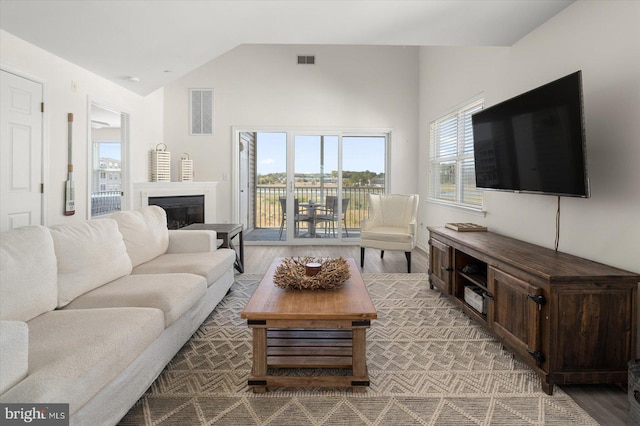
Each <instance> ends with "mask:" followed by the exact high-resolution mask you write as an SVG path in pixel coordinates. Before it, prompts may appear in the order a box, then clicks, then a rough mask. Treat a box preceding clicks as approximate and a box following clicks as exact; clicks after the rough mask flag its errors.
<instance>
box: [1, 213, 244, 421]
mask: <svg viewBox="0 0 640 426" xmlns="http://www.w3.org/2000/svg"><path fill="white" fill-rule="evenodd" d="M216 246H217V245H216V234H215V232H213V231H185V230H176V231H173V230H171V231H169V230H167V227H166V216H165V212H164V210H162V209H161V208H159V207H156V206H149V207H146V208H143V209H142V210H139V211H127V212H119V213H116V214H114V215H112V216H110V217H109V218H105V219H96V220H89V221H84V222H81V223H77V224H72V225H57V226H51V227H49V228H47V227H42V226H28V227H23V228H18V229H16V230H12V231H9V232H5V233H3V234H2V236H1V237H0V261H1V265H0V277H1V281H0V402H3V403H69V411H70V422H71V424H72V425H102V424H104V425H111V424H116V423H117V422H118V421H119V420H120V419H121V418H122V417H123V416H124V415H125V414H126V413H127V411H128V410H129V408H130V407H131V406H132V405H133V404H135V402H136V401H137V400H138V399H139V398H140V396H142V394H143V393H144V392H145V390H146V389H147V388H148V387H149V386H150V385H151V383H152V382H153V381H154V380H155V378H156V377H157V376H158V374H159V373H160V372H161V371H162V369H163V368H164V367H165V365H166V364H167V363H168V362H169V361H170V360H171V358H173V356H174V355H175V354H176V353H177V352H178V350H179V349H180V348H181V347H182V346H183V345H184V344H185V343H186V342H187V341H188V340H189V338H190V337H191V335H192V334H193V333H194V332H195V331H196V330H197V329H198V327H199V326H200V324H201V323H202V322H203V321H204V320H205V319H206V317H207V316H208V315H209V314H210V313H211V311H212V310H213V309H214V308H215V306H216V305H217V304H218V303H219V302H220V300H222V298H223V297H224V295H225V294H226V293H227V291H228V289H229V288H230V287H231V285H232V284H233V280H234V277H233V275H234V273H233V262H234V260H235V253H234V252H233V250H229V249H216Z"/></svg>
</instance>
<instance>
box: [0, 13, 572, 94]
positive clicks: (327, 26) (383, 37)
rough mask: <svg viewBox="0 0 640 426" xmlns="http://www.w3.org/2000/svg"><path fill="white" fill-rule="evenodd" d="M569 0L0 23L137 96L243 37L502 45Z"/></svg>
mask: <svg viewBox="0 0 640 426" xmlns="http://www.w3.org/2000/svg"><path fill="white" fill-rule="evenodd" d="M572 1H573V0H491V1H486V0H475V1H473V0H463V1H458V0H422V1H420V0H414V1H404V0H396V1H393V0H392V1H382V0H380V1H367V0H354V1H338V0H296V1H293V0H289V1H271V0H253V1H243V0H236V1H221V0H198V1H190V0H184V1H178V0H161V1H154V0H145V1H141V0H138V1H127V0H116V1H114V0H102V1H93V0H92V1H85V0H71V1H63V0H44V1H38V0H29V1H24V0H0V28H2V29H3V30H5V31H7V32H9V33H11V34H13V35H15V36H17V37H19V38H21V39H23V40H25V41H27V42H29V43H31V44H34V45H36V46H38V47H41V48H43V49H45V50H47V51H49V52H51V53H53V54H55V55H57V56H60V57H62V58H64V59H66V60H68V61H70V62H72V63H75V64H77V65H79V66H81V67H83V68H86V69H87V70H90V71H92V72H94V73H96V74H98V75H101V76H103V77H105V78H107V79H109V80H111V81H113V82H115V83H117V84H119V85H121V86H124V87H126V88H128V89H130V90H132V91H135V92H137V93H139V94H141V95H146V94H149V93H151V92H152V91H154V90H156V89H158V88H159V87H162V86H163V85H165V84H167V83H168V82H170V81H172V80H174V79H176V78H178V77H180V76H182V75H184V74H186V73H188V72H189V71H191V70H193V69H195V68H197V67H199V66H201V65H203V64H205V63H207V62H209V61H211V60H212V59H214V58H216V57H218V56H220V55H222V54H224V53H225V52H227V51H229V50H231V49H233V48H234V47H236V46H238V45H240V44H247V43H249V44H309V45H313V44H329V45H387V46H389V45H399V46H510V45H512V44H514V43H515V42H517V41H518V40H519V39H521V38H522V37H523V36H524V35H526V34H527V33H529V32H531V31H532V30H533V29H535V28H536V27H538V26H539V25H541V24H542V23H543V22H545V21H547V20H548V19H550V18H551V17H553V16H554V15H556V14H557V13H558V12H560V11H561V10H562V9H564V8H565V7H567V6H568V5H569V4H571V3H572ZM0 55H1V52H0ZM136 79H138V80H139V81H137V82H136V81H134V80H136Z"/></svg>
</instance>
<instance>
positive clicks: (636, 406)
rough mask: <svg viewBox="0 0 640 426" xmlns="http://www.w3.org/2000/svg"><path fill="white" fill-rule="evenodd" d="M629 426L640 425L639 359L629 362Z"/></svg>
mask: <svg viewBox="0 0 640 426" xmlns="http://www.w3.org/2000/svg"><path fill="white" fill-rule="evenodd" d="M628 380H629V383H628V395H627V399H628V401H629V424H630V425H640V359H636V360H633V361H629V377H628Z"/></svg>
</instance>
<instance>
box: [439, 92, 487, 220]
mask: <svg viewBox="0 0 640 426" xmlns="http://www.w3.org/2000/svg"><path fill="white" fill-rule="evenodd" d="M483 108H484V98H483V97H474V98H472V99H471V100H468V101H466V102H464V103H463V104H461V105H460V106H457V107H455V108H454V109H453V110H452V111H450V112H449V113H447V114H445V115H443V116H441V117H439V118H437V119H435V120H433V121H432V122H431V123H430V125H429V135H430V148H429V200H430V201H432V202H436V203H441V204H447V205H450V206H454V207H460V208H463V209H466V210H473V211H478V212H481V211H482V204H483V202H482V191H481V190H477V191H478V192H479V193H480V194H479V197H480V201H479V202H477V203H474V202H471V201H469V200H465V199H464V194H465V192H464V182H463V178H462V177H463V165H464V164H465V162H468V161H469V160H470V159H471V160H473V159H474V155H473V149H472V150H471V151H469V150H468V149H467V150H466V152H465V136H466V137H467V138H468V137H469V135H468V134H466V133H465V132H468V131H472V130H471V129H470V123H468V122H467V123H466V124H467V126H466V128H465V116H466V117H467V118H468V117H470V116H469V115H468V114H469V112H470V111H474V110H475V111H480V110H481V109H483ZM475 111H474V112H475ZM453 117H457V123H456V131H455V136H454V137H455V149H454V150H452V151H451V152H449V153H444V154H443V153H442V152H441V149H440V148H441V140H440V139H439V138H440V133H439V131H440V130H443V127H441V126H442V125H443V124H444V123H446V122H447V121H449V120H451V118H453ZM448 136H449V137H452V136H453V135H452V133H451V132H450V133H449V134H448ZM471 136H472V135H471ZM467 148H468V146H467ZM453 151H455V152H453ZM445 163H453V164H454V169H455V177H454V179H455V194H454V197H453V198H451V197H450V196H445V195H444V194H442V193H441V192H440V190H441V189H442V187H441V185H440V184H439V178H440V173H439V171H440V166H441V165H442V164H445ZM474 179H475V175H474Z"/></svg>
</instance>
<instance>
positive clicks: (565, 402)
mask: <svg viewBox="0 0 640 426" xmlns="http://www.w3.org/2000/svg"><path fill="white" fill-rule="evenodd" d="M363 278H364V281H365V283H366V284H367V288H368V290H369V293H370V295H371V299H372V301H373V304H374V306H375V307H376V310H377V311H378V319H377V320H374V321H372V325H371V328H370V329H369V330H368V331H367V366H368V370H369V377H370V381H371V384H370V386H369V388H368V389H367V390H366V391H365V392H363V393H352V392H351V390H349V389H340V388H336V389H326V388H325V389H292V388H272V389H269V390H268V391H267V392H266V393H263V394H254V393H253V391H252V390H250V389H249V388H248V387H247V378H248V376H249V373H250V370H251V351H252V348H251V331H250V330H249V328H248V327H247V325H246V320H242V319H241V318H240V312H241V311H242V310H243V309H244V306H245V304H246V303H247V301H248V299H249V297H250V296H251V295H252V294H253V291H254V290H255V288H256V286H257V284H258V282H259V281H260V280H261V279H262V275H260V274H242V275H237V276H236V281H235V283H234V284H233V286H232V287H231V291H230V292H229V294H228V295H226V296H225V298H224V299H223V300H222V301H221V302H220V304H219V305H218V306H217V307H216V309H215V310H214V311H213V312H212V313H211V315H210V316H209V318H208V319H207V320H206V321H205V322H204V323H203V324H202V326H201V327H200V329H199V330H198V331H197V332H196V333H195V334H194V336H193V337H192V338H191V340H190V341H189V342H188V343H187V344H185V346H184V347H183V348H182V349H181V350H180V352H179V353H178V354H177V355H176V356H175V357H174V359H173V360H172V361H171V363H170V364H169V365H168V366H167V367H166V369H165V370H164V371H163V372H162V374H161V375H160V376H159V377H158V379H157V380H156V381H155V382H154V383H153V385H152V386H151V387H150V388H149V390H148V391H147V393H146V394H145V395H144V396H143V397H142V398H141V399H140V400H139V401H138V403H137V404H136V405H135V406H134V407H132V408H131V410H130V411H129V413H128V414H127V415H126V416H125V417H124V418H123V419H122V421H121V422H120V424H121V425H163V426H164V425H212V424H215V425H242V426H246V425H277V426H281V425H349V426H351V425H394V426H395V425H562V426H565V425H571V424H574V425H597V424H598V423H597V422H596V421H595V420H594V419H593V418H591V417H590V416H589V415H588V414H587V413H586V412H585V411H584V410H582V408H580V407H579V406H578V405H577V404H576V403H575V402H574V401H573V400H572V399H571V398H570V397H569V396H568V395H567V394H566V393H564V392H563V391H562V389H560V388H559V387H557V386H556V387H554V394H553V395H552V396H549V395H547V394H545V393H544V392H542V390H541V387H540V379H539V378H538V376H537V375H536V374H535V373H533V371H532V370H531V369H530V368H529V367H527V366H526V365H525V364H523V363H522V362H520V361H518V360H517V359H516V358H515V357H514V356H513V355H512V354H511V353H509V352H508V351H507V350H505V349H504V348H503V347H502V345H501V344H500V343H498V342H497V341H496V340H495V339H494V338H493V337H492V336H491V335H490V334H489V333H488V332H487V331H485V330H484V328H483V327H482V326H480V325H479V324H477V323H475V322H474V321H473V320H471V319H469V318H468V317H467V316H466V315H465V314H464V313H463V312H462V310H460V309H459V308H457V307H456V306H455V305H453V304H452V303H451V302H450V301H449V300H448V299H447V298H446V297H445V296H442V295H441V293H440V292H439V291H437V290H429V285H428V282H427V274H415V273H414V274H363ZM270 371H271V370H270ZM302 371H304V373H305V374H327V371H326V370H318V371H316V370H314V369H307V370H302ZM336 371H339V370H334V371H329V372H328V373H329V374H332V375H335V374H336ZM278 373H281V374H288V373H290V371H289V370H281V371H278ZM295 373H296V374H298V373H300V371H296V372H295Z"/></svg>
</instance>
